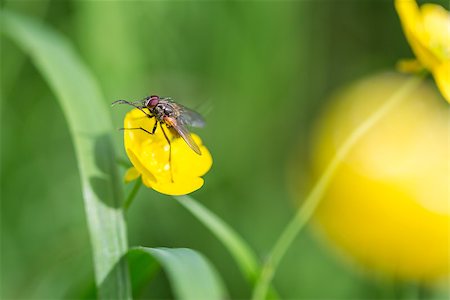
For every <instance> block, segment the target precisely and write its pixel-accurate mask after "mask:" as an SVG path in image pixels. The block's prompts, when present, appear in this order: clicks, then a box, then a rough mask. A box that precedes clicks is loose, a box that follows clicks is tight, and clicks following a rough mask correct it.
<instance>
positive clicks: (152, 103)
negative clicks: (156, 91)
mask: <svg viewBox="0 0 450 300" xmlns="http://www.w3.org/2000/svg"><path fill="white" fill-rule="evenodd" d="M158 103H159V97H158V96H150V97H149V98H148V100H147V103H146V104H145V106H147V107H155V106H156V105H158Z"/></svg>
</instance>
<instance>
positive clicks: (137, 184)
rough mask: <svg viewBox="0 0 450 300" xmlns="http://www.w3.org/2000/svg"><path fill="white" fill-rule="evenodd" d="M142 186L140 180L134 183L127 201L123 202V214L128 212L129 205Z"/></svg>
mask: <svg viewBox="0 0 450 300" xmlns="http://www.w3.org/2000/svg"><path fill="white" fill-rule="evenodd" d="M141 186H142V180H140V178H138V179H137V180H136V182H135V183H134V186H133V189H132V190H131V192H130V194H128V197H127V199H126V200H125V203H124V205H123V210H124V211H125V212H127V211H128V208H129V207H130V205H131V203H133V200H134V198H136V195H137V193H138V192H139V189H140V188H141Z"/></svg>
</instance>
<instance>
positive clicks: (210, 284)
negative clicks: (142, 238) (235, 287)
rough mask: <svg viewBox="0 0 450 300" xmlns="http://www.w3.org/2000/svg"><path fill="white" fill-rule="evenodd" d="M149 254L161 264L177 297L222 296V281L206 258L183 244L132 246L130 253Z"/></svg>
mask: <svg viewBox="0 0 450 300" xmlns="http://www.w3.org/2000/svg"><path fill="white" fill-rule="evenodd" d="M136 252H137V253H141V254H145V255H150V256H151V257H153V258H154V259H155V260H157V261H158V262H159V264H160V265H161V266H162V267H163V269H164V271H165V272H166V274H167V276H168V278H169V280H170V283H171V285H172V289H173V291H174V293H175V295H176V298H178V299H186V300H187V299H192V300H198V299H208V300H214V299H217V300H221V299H226V298H227V294H226V292H225V288H224V284H223V282H222V280H221V278H220V277H219V276H218V273H217V272H216V270H215V269H214V268H213V266H212V265H211V264H210V263H209V261H208V260H207V259H206V258H205V257H204V256H203V255H202V254H200V253H198V252H197V251H194V250H192V249H187V248H174V249H170V248H145V247H136V248H132V249H131V250H130V252H129V254H130V255H135V254H136Z"/></svg>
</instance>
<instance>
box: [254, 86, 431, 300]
mask: <svg viewBox="0 0 450 300" xmlns="http://www.w3.org/2000/svg"><path fill="white" fill-rule="evenodd" d="M422 78H423V77H413V78H412V79H411V80H409V81H407V82H406V83H405V84H404V85H403V86H402V87H401V88H400V89H398V90H397V91H396V92H395V93H394V94H393V95H392V96H391V97H390V98H389V99H388V100H387V101H386V102H385V103H384V104H383V105H382V106H381V107H380V108H379V109H378V110H376V111H375V112H374V113H373V114H372V115H371V116H369V118H368V119H366V120H365V121H364V122H363V123H362V124H360V125H359V126H358V127H357V128H356V129H355V130H354V131H353V132H352V133H351V134H350V136H349V137H348V138H347V139H346V140H345V141H344V143H343V144H342V146H341V147H340V148H339V149H338V151H337V152H336V154H335V156H334V157H333V159H332V160H331V162H330V163H329V164H328V166H327V167H326V169H325V171H324V172H323V174H322V176H321V177H320V178H319V180H318V181H317V183H316V185H315V186H314V187H313V189H312V190H311V192H310V193H309V195H308V196H307V197H306V199H305V201H304V203H303V205H302V206H301V207H300V208H299V209H298V211H297V213H296V214H295V216H294V218H293V219H292V220H291V221H290V222H289V224H288V225H287V227H286V228H285V229H284V231H283V232H282V234H281V236H280V237H279V239H278V240H277V242H276V243H275V246H274V247H273V248H272V251H271V252H270V255H269V257H268V259H267V260H266V262H265V263H264V265H263V267H262V269H261V273H260V277H259V280H258V281H257V283H256V285H255V288H254V290H253V296H252V299H253V300H262V299H265V298H266V295H267V291H268V287H269V285H270V283H271V281H272V279H273V277H274V274H275V272H276V270H277V268H278V266H279V264H280V262H281V260H282V259H283V257H284V255H285V254H286V251H287V250H288V249H289V247H290V246H291V244H292V242H293V241H294V239H295V237H296V236H297V235H298V233H299V232H300V231H301V230H302V229H303V227H304V226H305V225H306V223H307V222H308V221H309V219H310V218H311V217H312V215H313V214H314V211H315V210H316V208H317V206H318V204H319V202H320V199H321V198H322V196H323V195H324V193H325V191H326V190H327V188H328V184H329V183H330V181H331V179H332V178H333V175H334V173H335V172H336V170H337V169H338V167H339V166H340V164H341V162H342V161H343V160H344V158H345V157H346V156H347V154H348V153H349V151H350V150H351V149H352V148H353V146H354V145H355V144H356V143H357V142H358V141H359V140H360V139H361V137H363V136H364V135H365V134H366V133H367V132H368V131H369V130H370V129H371V128H372V127H374V125H376V124H377V123H378V121H380V120H381V119H382V118H383V117H384V116H385V115H386V114H387V113H388V112H390V111H391V109H392V108H393V107H395V106H396V105H397V104H399V103H400V102H401V101H402V100H403V99H405V96H407V95H408V94H409V93H410V92H411V91H412V90H414V89H415V88H416V87H417V86H418V85H419V84H420V83H421V81H422Z"/></svg>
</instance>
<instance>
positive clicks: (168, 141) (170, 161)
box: [159, 122, 173, 182]
mask: <svg viewBox="0 0 450 300" xmlns="http://www.w3.org/2000/svg"><path fill="white" fill-rule="evenodd" d="M159 127H161V130H162V132H163V134H164V137H165V138H166V141H167V143H168V144H169V168H170V180H171V181H172V182H173V173H172V145H171V144H170V140H169V137H168V136H167V134H166V131H165V130H164V128H163V126H162V122H161V123H159Z"/></svg>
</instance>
